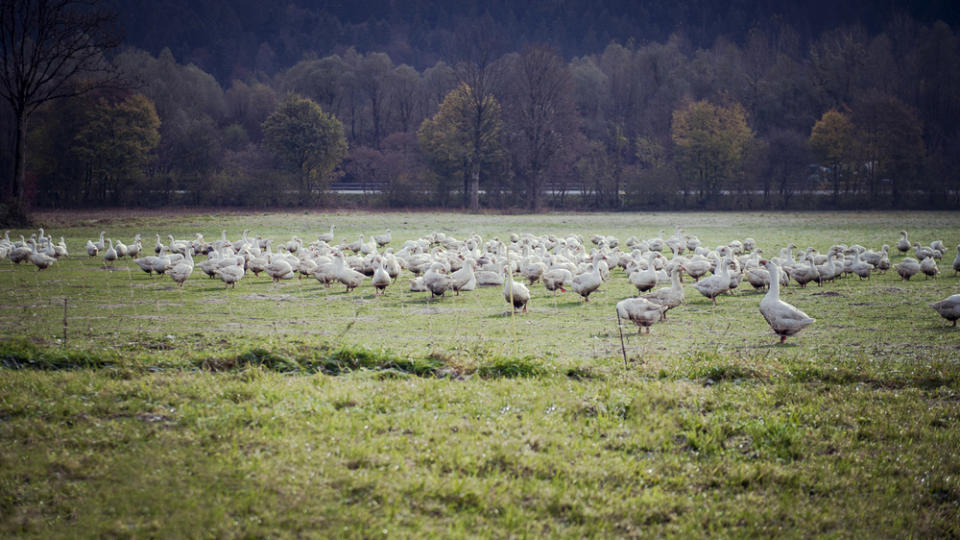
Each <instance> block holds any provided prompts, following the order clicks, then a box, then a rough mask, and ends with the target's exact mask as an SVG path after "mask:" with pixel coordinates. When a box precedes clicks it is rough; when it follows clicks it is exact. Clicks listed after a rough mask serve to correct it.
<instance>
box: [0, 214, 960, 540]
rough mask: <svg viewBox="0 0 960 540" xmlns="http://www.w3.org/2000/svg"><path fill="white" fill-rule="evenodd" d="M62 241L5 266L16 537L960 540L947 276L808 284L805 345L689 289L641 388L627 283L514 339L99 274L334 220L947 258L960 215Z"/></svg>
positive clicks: (536, 219) (539, 301) (473, 299)
mask: <svg viewBox="0 0 960 540" xmlns="http://www.w3.org/2000/svg"><path fill="white" fill-rule="evenodd" d="M42 218H43V219H44V220H45V221H46V223H45V224H46V225H47V228H48V230H51V232H52V233H53V234H55V235H56V236H59V235H60V234H63V235H64V236H66V237H67V242H68V245H69V246H70V249H71V253H72V254H73V257H72V258H71V259H69V260H65V261H60V262H58V263H57V264H56V265H55V266H54V267H53V268H51V269H49V270H47V271H45V272H42V273H38V272H36V271H35V270H34V269H33V268H32V267H26V266H20V267H14V266H13V265H11V264H9V262H3V263H0V329H2V330H0V338H2V339H0V536H4V537H42V538H49V537H76V536H98V537H99V536H134V537H149V536H163V537H182V536H190V537H194V536H204V537H220V536H226V537H236V536H247V537H249V536H268V535H270V536H275V535H279V536H308V537H329V536H334V535H336V536H344V537H371V536H390V537H417V538H420V537H474V536H476V535H478V534H479V535H484V536H494V537H503V536H528V537H550V536H563V537H610V536H617V537H622V536H644V537H647V536H684V537H687V536H696V537H699V536H707V535H720V536H754V537H771V536H778V537H780V536H788V537H809V536H814V535H818V536H819V535H824V536H836V537H849V538H863V537H890V536H921V537H931V536H936V537H957V536H960V526H958V523H960V519H958V517H960V455H958V453H957V451H956V449H957V448H960V430H958V429H957V426H958V421H960V406H958V402H960V401H958V399H960V362H958V358H960V354H958V351H960V331H957V330H956V329H954V328H952V327H950V326H949V323H947V322H946V321H944V320H943V319H941V318H939V316H937V314H936V313H935V312H934V311H933V310H932V309H930V308H929V307H928V306H927V304H929V303H930V302H932V301H935V300H938V299H941V298H943V297H946V296H948V295H949V294H954V293H957V292H960V290H958V286H957V279H956V278H953V277H951V274H952V271H951V270H949V261H952V258H953V254H950V255H948V257H949V260H946V259H947V257H945V263H946V264H942V265H941V269H942V270H943V273H944V276H943V277H941V279H939V280H925V279H923V277H922V276H920V277H914V279H913V280H911V281H910V282H901V281H900V280H899V277H898V276H896V275H895V274H890V273H888V274H887V275H881V276H874V277H872V278H871V279H870V280H865V281H860V280H853V279H847V280H843V281H840V282H835V283H831V284H828V285H826V286H825V287H824V289H823V290H822V291H832V292H836V293H839V296H833V295H830V296H827V295H821V294H819V293H821V292H822V291H821V290H819V289H817V288H816V287H812V288H810V287H808V288H807V289H799V288H797V287H795V286H791V287H790V288H788V289H786V290H785V291H784V293H783V297H784V299H785V300H787V301H789V302H791V303H793V304H795V305H797V306H799V307H801V308H802V309H804V311H806V312H807V313H809V314H810V315H812V316H814V317H816V318H817V322H816V323H814V325H813V326H811V327H809V328H808V329H806V330H805V331H804V332H802V333H801V334H800V335H798V336H796V337H793V338H790V339H789V340H788V343H787V345H786V346H776V345H775V342H776V341H777V338H776V336H774V335H773V334H772V332H770V330H769V328H768V327H767V326H766V323H765V322H764V321H763V319H762V317H761V316H760V314H759V312H758V311H757V304H758V302H759V299H760V295H758V294H756V293H753V292H751V291H749V290H747V289H749V288H750V287H749V285H748V284H746V283H744V284H743V285H742V286H741V292H740V293H739V294H738V295H736V296H729V297H727V296H725V297H721V298H720V299H719V300H718V305H717V306H713V305H712V304H711V303H710V302H709V301H708V300H706V299H705V298H702V297H700V296H699V295H698V293H697V292H696V291H695V290H694V289H693V288H692V287H691V286H690V285H689V280H688V282H687V283H686V284H685V287H686V294H687V302H686V303H685V304H684V305H683V306H680V307H678V308H676V309H674V310H672V311H671V312H670V313H669V315H668V316H669V320H668V321H667V322H665V323H660V324H657V325H655V326H654V327H653V328H652V329H651V334H650V335H649V336H647V335H637V334H636V332H634V331H631V330H630V329H628V328H626V327H625V328H624V330H625V332H624V337H625V343H626V347H625V348H626V353H627V356H628V362H627V365H626V366H624V362H623V357H622V354H621V346H620V339H619V334H618V331H617V327H616V314H615V312H614V310H613V305H614V304H615V302H616V301H617V300H619V299H620V298H624V297H626V296H628V295H629V294H630V293H631V287H630V285H629V284H628V283H627V282H626V279H625V278H624V276H623V275H622V273H620V272H619V271H617V272H614V274H613V279H612V280H611V281H609V282H607V283H605V284H604V285H603V286H602V287H601V289H600V291H599V292H598V293H597V294H595V295H593V296H591V302H589V303H581V302H579V301H578V300H577V299H576V298H575V297H573V296H571V295H569V294H568V295H565V296H560V297H558V298H557V299H556V300H554V299H553V297H552V296H550V295H549V293H547V292H546V291H544V290H543V288H542V286H540V285H537V286H535V287H533V288H532V289H531V290H532V292H533V300H532V302H531V306H530V308H531V311H530V313H527V314H525V315H515V316H511V315H510V314H509V310H508V307H507V305H506V303H505V302H504V301H503V298H502V297H501V293H500V291H499V290H494V289H481V290H478V291H474V292H470V293H465V294H464V295H463V296H461V297H455V298H453V297H448V298H445V299H442V300H439V301H432V302H427V301H426V297H425V295H423V294H420V293H410V292H408V291H407V290H406V289H407V283H406V280H407V278H406V276H405V277H404V278H402V279H401V280H400V283H398V284H395V285H393V286H391V287H390V288H389V289H388V290H387V296H386V297H383V298H375V297H374V296H373V292H372V289H371V287H370V286H369V281H368V282H367V283H365V286H364V287H361V288H360V289H358V290H357V291H354V292H353V293H350V294H344V293H343V292H342V288H332V289H329V290H328V289H325V288H323V287H322V286H321V285H320V284H318V283H317V282H315V281H310V282H307V281H304V282H295V281H294V282H284V283H281V284H279V285H273V284H271V283H270V282H269V279H268V278H260V279H259V280H258V279H249V278H245V279H244V281H242V282H241V283H240V284H239V285H238V287H237V288H236V289H235V290H234V289H224V288H223V286H222V284H221V283H220V282H218V281H216V282H215V281H210V280H207V279H206V278H205V277H203V278H201V277H200V276H199V275H197V273H195V274H194V276H193V277H192V278H191V279H190V280H189V281H188V282H187V284H186V286H185V287H184V289H183V290H179V289H177V288H175V287H174V286H173V284H172V282H171V281H170V280H169V278H165V279H163V280H158V279H156V278H154V279H150V278H149V277H147V276H146V275H145V274H142V273H140V272H139V270H138V269H136V268H135V267H133V268H132V269H131V268H130V267H131V266H133V265H132V263H130V262H129V261H125V262H120V263H118V264H116V265H115V268H114V269H112V270H103V269H101V266H102V265H101V263H100V262H99V261H95V260H89V259H87V257H86V255H85V254H83V253H82V251H81V250H82V245H83V242H85V240H86V239H87V238H94V237H95V236H96V234H97V233H98V232H99V230H107V232H108V236H111V235H113V236H115V237H119V238H122V239H124V241H125V242H126V241H128V240H129V239H130V238H132V237H133V235H134V234H135V233H136V232H143V233H151V232H154V231H156V232H159V233H161V234H162V235H164V236H165V235H166V234H167V233H168V232H172V233H174V234H175V235H176V236H177V237H178V238H179V237H181V236H187V235H188V234H190V233H193V232H197V231H200V232H203V233H204V235H205V236H206V237H207V238H208V239H209V238H216V237H219V230H220V229H221V228H226V229H227V230H228V235H229V237H230V238H236V237H238V236H239V230H240V227H244V226H247V227H249V228H251V229H252V230H253V231H254V233H255V234H256V233H263V234H265V235H267V236H270V237H273V238H275V239H283V240H286V239H288V238H289V236H291V235H292V234H298V235H301V236H303V237H304V238H305V239H312V237H313V236H314V234H315V233H317V232H323V231H326V230H327V229H328V228H329V223H336V224H337V234H338V238H348V239H351V240H352V239H354V238H355V237H356V234H357V233H359V232H364V233H365V234H372V233H375V232H380V231H381V230H383V229H385V228H387V227H390V228H392V230H393V235H394V239H395V240H394V242H395V244H397V245H399V244H400V243H402V241H403V240H405V239H409V238H413V237H416V236H419V235H421V234H426V233H428V232H430V231H432V230H434V229H436V230H441V231H443V232H446V233H447V234H452V235H453V236H456V237H458V238H462V237H464V236H466V235H467V234H469V233H470V232H473V231H477V232H479V233H480V234H482V235H483V236H484V238H485V239H486V238H490V237H493V236H500V237H501V238H505V237H506V235H508V234H509V233H510V232H514V231H515V232H527V231H529V232H534V233H547V232H551V233H555V234H568V233H579V234H582V235H584V236H585V237H587V238H589V235H590V234H592V233H594V232H599V233H603V234H615V235H617V236H619V237H620V239H621V240H625V239H626V238H627V237H628V236H630V235H637V236H639V237H641V238H644V237H651V236H654V235H655V234H656V233H657V231H658V230H659V229H665V230H666V233H667V234H670V233H671V232H672V229H673V225H674V224H680V225H682V226H683V227H684V228H685V229H686V230H687V231H688V232H689V233H694V234H697V235H698V236H699V237H700V239H701V240H702V241H703V242H704V244H706V245H711V246H712V245H718V244H721V243H726V242H727V241H729V240H731V239H733V238H740V239H743V238H744V237H746V236H752V237H754V238H755V239H756V240H757V241H758V243H759V244H760V245H761V247H763V248H764V249H765V251H767V253H770V252H773V253H774V254H775V252H776V249H778V248H779V247H780V246H783V245H785V244H786V243H788V242H791V241H792V242H795V243H797V244H798V245H800V246H801V247H806V246H807V245H812V246H814V247H817V248H818V249H820V250H824V249H826V247H828V246H829V245H830V244H832V243H834V242H841V241H842V242H846V243H860V244H862V245H865V246H868V247H871V248H876V247H879V245H880V244H882V243H888V244H891V245H892V244H893V243H894V242H895V240H896V239H897V231H899V230H900V229H901V228H906V229H907V230H909V231H910V232H911V237H912V238H915V239H916V240H918V241H921V242H923V243H928V242H929V241H930V240H933V239H937V238H939V239H942V240H943V241H944V242H945V243H946V244H947V245H948V246H955V245H956V244H957V243H958V242H960V216H958V215H955V214H942V213H938V214H934V213H931V214H879V213H866V214H831V215H825V214H787V215H776V216H774V215H772V214H764V213H756V214H742V215H741V214H736V215H735V214H643V215H639V214H601V215H589V214H583V215H546V216H461V215H443V214H359V213H342V214H336V215H328V214H303V215H292V214H265V215H256V216H244V215H232V214H224V215H214V216H201V215H185V216H179V217H176V218H164V217H162V216H160V215H159V214H154V215H151V214H143V215H130V216H121V217H113V218H109V219H108V218H106V217H105V215H103V214H89V215H79V214H51V215H49V216H43V217H42ZM774 218H775V219H774ZM145 236H146V234H145ZM150 245H152V244H150ZM81 255H82V256H81ZM896 259H899V256H897V257H895V260H896ZM198 272H199V271H198ZM64 298H66V299H67V325H66V342H64V340H63V337H64V324H63V321H64V306H63V299H64Z"/></svg>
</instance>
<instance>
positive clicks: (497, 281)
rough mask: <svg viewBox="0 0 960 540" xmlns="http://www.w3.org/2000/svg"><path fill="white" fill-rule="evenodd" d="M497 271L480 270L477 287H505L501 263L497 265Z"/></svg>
mask: <svg viewBox="0 0 960 540" xmlns="http://www.w3.org/2000/svg"><path fill="white" fill-rule="evenodd" d="M496 267H497V270H480V271H479V272H477V285H478V286H480V287H501V286H503V268H504V265H503V264H502V263H501V264H499V265H496Z"/></svg>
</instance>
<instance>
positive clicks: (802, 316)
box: [760, 261, 816, 343]
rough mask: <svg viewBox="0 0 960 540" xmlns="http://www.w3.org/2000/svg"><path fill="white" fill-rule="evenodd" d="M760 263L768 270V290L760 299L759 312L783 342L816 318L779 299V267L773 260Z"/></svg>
mask: <svg viewBox="0 0 960 540" xmlns="http://www.w3.org/2000/svg"><path fill="white" fill-rule="evenodd" d="M762 264H763V265H764V266H765V267H766V269H767V271H768V272H770V290H769V291H767V294H766V295H765V296H764V297H763V300H761V301H760V314H761V315H763V318H764V319H766V320H767V324H769V325H770V328H772V329H773V331H774V333H775V334H777V335H778V336H780V343H784V342H786V341H787V336H792V335H794V334H796V333H797V332H799V331H800V330H803V329H804V328H806V327H807V326H810V324H812V323H813V322H814V321H816V319H814V318H812V317H810V316H809V315H807V314H806V313H804V312H802V311H800V310H799V309H797V308H796V307H794V306H792V305H790V304H788V303H786V302H784V301H783V300H780V268H779V267H778V266H777V265H776V264H775V263H774V262H773V261H762Z"/></svg>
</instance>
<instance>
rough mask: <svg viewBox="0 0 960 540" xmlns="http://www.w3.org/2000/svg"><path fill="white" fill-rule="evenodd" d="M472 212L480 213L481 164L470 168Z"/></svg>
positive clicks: (475, 164) (475, 163)
mask: <svg viewBox="0 0 960 540" xmlns="http://www.w3.org/2000/svg"><path fill="white" fill-rule="evenodd" d="M470 211H471V212H479V211H480V163H478V162H474V163H473V164H472V165H471V166H470Z"/></svg>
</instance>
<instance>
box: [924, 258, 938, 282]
mask: <svg viewBox="0 0 960 540" xmlns="http://www.w3.org/2000/svg"><path fill="white" fill-rule="evenodd" d="M920 271H921V272H923V273H924V274H925V275H926V276H927V279H930V278H936V277H937V275H938V274H939V273H940V268H939V267H938V266H937V261H936V259H934V258H933V257H926V258H925V259H923V260H922V261H920Z"/></svg>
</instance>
